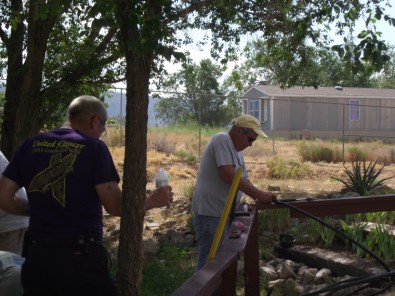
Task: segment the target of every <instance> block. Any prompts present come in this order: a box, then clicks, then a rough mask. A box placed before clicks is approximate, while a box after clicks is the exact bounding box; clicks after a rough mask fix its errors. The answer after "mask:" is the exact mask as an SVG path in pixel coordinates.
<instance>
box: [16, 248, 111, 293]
mask: <svg viewBox="0 0 395 296" xmlns="http://www.w3.org/2000/svg"><path fill="white" fill-rule="evenodd" d="M110 265H111V263H110V260H109V255H108V252H107V251H106V249H105V248H104V246H103V245H102V244H101V243H100V242H94V241H85V240H68V241H57V242H53V241H52V242H33V243H32V245H31V246H30V248H29V250H28V252H27V256H26V260H25V263H24V264H23V265H22V275H21V280H22V286H23V288H24V296H71V295H73V296H79V295H81V296H114V295H118V293H117V289H116V285H115V281H114V279H113V278H112V277H111V275H110V273H109V268H110Z"/></svg>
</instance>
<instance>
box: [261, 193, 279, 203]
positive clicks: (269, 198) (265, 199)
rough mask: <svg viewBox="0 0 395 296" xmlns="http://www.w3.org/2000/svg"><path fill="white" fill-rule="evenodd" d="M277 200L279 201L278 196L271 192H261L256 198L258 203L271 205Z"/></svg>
mask: <svg viewBox="0 0 395 296" xmlns="http://www.w3.org/2000/svg"><path fill="white" fill-rule="evenodd" d="M276 199H277V194H275V193H273V192H270V191H261V193H260V194H259V195H258V196H257V198H256V202H257V203H262V204H265V203H271V202H273V201H274V200H276Z"/></svg>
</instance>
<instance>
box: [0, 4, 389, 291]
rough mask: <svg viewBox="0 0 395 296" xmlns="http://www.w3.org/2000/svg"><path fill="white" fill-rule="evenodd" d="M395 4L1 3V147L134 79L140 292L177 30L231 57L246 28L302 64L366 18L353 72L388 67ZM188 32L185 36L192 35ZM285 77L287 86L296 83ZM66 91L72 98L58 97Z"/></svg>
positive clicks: (131, 176) (123, 281)
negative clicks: (381, 25)
mask: <svg viewBox="0 0 395 296" xmlns="http://www.w3.org/2000/svg"><path fill="white" fill-rule="evenodd" d="M387 4H389V1H387V0H364V1H358V0H357V1H337V0H329V1H328V0H312V1H283V0H281V1H280V0H274V1H273V0H263V1H250V0H248V1H240V0H197V1H171V0H114V1H106V0H99V1H94V2H92V1H84V0H75V1H70V0H61V1H39V0H28V1H22V0H5V1H1V2H0V21H1V24H2V25H1V27H0V38H1V44H0V58H1V61H0V67H5V68H2V69H1V70H2V73H5V76H6V80H7V81H6V87H7V88H6V93H5V104H4V118H3V119H4V120H3V123H2V131H1V149H2V150H3V152H4V153H5V155H6V156H7V157H10V156H11V155H12V154H13V152H14V151H15V150H16V148H17V147H18V146H19V144H20V143H21V142H22V141H23V140H24V139H25V138H26V137H29V136H31V135H32V134H34V133H36V132H37V131H39V130H40V129H42V128H43V127H44V118H46V117H47V116H48V115H49V114H50V112H51V111H50V110H53V108H54V107H56V106H61V108H60V110H61V109H63V106H66V105H67V104H68V102H69V101H70V100H71V99H72V97H68V96H74V95H75V94H76V93H82V92H90V94H93V95H95V94H96V95H97V94H99V93H100V91H101V90H102V89H105V84H106V83H111V82H114V81H117V80H119V79H122V78H123V77H125V81H126V85H127V113H126V128H125V132H126V147H125V163H124V168H125V169H124V177H123V178H124V182H123V195H124V196H123V201H122V203H123V204H122V208H123V211H122V218H121V240H120V246H119V260H118V262H119V266H118V276H117V278H118V283H119V289H120V292H121V295H138V294H139V285H140V283H141V268H142V264H143V260H142V258H141V256H140V255H141V234H142V224H143V215H144V212H143V208H144V207H143V202H144V199H145V189H146V183H147V173H146V168H145V166H146V148H147V147H146V142H147V108H148V94H149V82H150V78H152V75H153V74H154V73H160V71H161V70H163V68H162V67H161V64H160V61H161V60H163V59H167V60H173V59H180V58H182V54H181V53H179V52H178V50H177V48H178V47H179V45H180V42H183V41H182V40H180V37H179V35H178V34H184V33H185V34H186V31H184V30H185V29H188V28H199V29H207V30H210V31H211V32H212V35H213V38H212V40H211V48H212V54H213V56H214V57H221V58H222V61H221V62H223V63H226V62H227V61H228V60H230V59H234V58H236V57H237V52H236V50H235V47H234V44H235V42H236V43H237V42H238V41H239V40H240V36H241V35H243V34H245V33H258V34H260V36H261V38H262V39H264V40H266V43H267V48H268V49H269V50H271V51H273V53H276V51H277V49H280V50H281V55H283V57H285V60H288V61H291V62H292V61H300V62H303V59H304V57H305V53H306V52H305V51H304V50H303V49H304V47H305V44H306V42H307V40H309V42H311V43H312V44H315V45H316V46H321V45H322V44H325V43H326V41H327V37H328V36H327V29H329V27H330V26H333V27H335V28H336V30H337V33H339V34H341V35H344V31H345V28H347V27H349V26H350V25H351V23H352V21H354V20H356V19H359V18H361V17H364V20H365V24H366V26H367V29H366V30H364V31H363V32H360V33H359V34H358V36H359V42H358V43H357V44H355V45H354V46H350V45H349V44H346V43H345V44H342V45H339V46H337V47H336V48H335V49H336V50H337V51H338V53H339V54H340V56H341V57H342V58H343V59H344V60H345V61H348V63H349V67H350V68H351V69H352V71H354V73H355V72H358V71H359V69H360V65H361V64H363V63H371V67H372V69H373V70H374V71H379V70H380V69H381V68H382V67H383V66H384V65H385V63H386V62H387V61H388V59H389V57H388V55H387V54H386V46H385V44H384V42H383V41H381V40H380V34H379V33H378V32H376V31H375V28H374V23H375V21H376V20H380V19H384V20H385V21H387V22H389V23H390V24H391V25H392V26H394V25H395V19H394V18H393V17H391V16H388V15H386V13H385V6H386V5H387ZM318 25H319V26H318ZM185 36H186V37H185V38H184V39H183V40H184V42H192V41H193V40H192V39H191V38H190V36H187V35H185ZM63 37H64V38H63ZM306 49H307V48H306ZM66 54H67V55H66ZM274 56H275V55H274ZM351 57H352V59H351ZM290 64H291V63H288V64H287V65H290ZM281 79H282V80H284V81H283V84H284V85H286V86H291V85H292V84H293V83H294V81H292V80H291V81H289V80H287V77H282V78H281ZM75 86H77V88H76V89H77V90H76V92H73V89H75V88H74V87H75ZM58 90H59V91H58ZM63 95H64V97H63ZM59 96H62V97H63V98H64V100H63V99H61V100H59V101H58V102H57V103H56V100H57V98H58V97H59ZM58 114H59V113H58ZM53 122H55V119H53V120H51V121H50V122H49V123H48V124H49V125H51V124H52V123H53Z"/></svg>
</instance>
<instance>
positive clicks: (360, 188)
mask: <svg viewBox="0 0 395 296" xmlns="http://www.w3.org/2000/svg"><path fill="white" fill-rule="evenodd" d="M376 164H377V161H375V162H370V163H369V164H368V165H366V162H365V161H355V162H352V163H351V165H352V167H351V169H348V168H346V167H345V166H344V170H345V172H346V174H347V176H348V179H346V180H342V179H340V178H337V177H333V176H332V177H331V178H332V179H334V180H337V181H339V182H341V183H343V184H344V188H345V189H346V190H349V191H353V192H357V193H358V194H359V195H362V196H363V195H367V194H368V193H369V191H370V190H372V189H373V188H376V187H378V186H381V185H383V183H384V181H386V180H388V179H391V178H393V177H394V176H391V177H387V178H384V179H381V180H379V181H378V180H377V178H378V177H379V175H380V174H381V172H382V171H383V169H384V167H385V165H383V166H382V167H381V168H379V169H376Z"/></svg>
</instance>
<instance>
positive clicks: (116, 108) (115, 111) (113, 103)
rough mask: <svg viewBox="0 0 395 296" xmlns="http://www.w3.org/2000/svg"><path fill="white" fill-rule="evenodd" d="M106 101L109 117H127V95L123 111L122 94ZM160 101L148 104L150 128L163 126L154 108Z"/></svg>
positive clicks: (107, 97)
mask: <svg viewBox="0 0 395 296" xmlns="http://www.w3.org/2000/svg"><path fill="white" fill-rule="evenodd" d="M4 92H5V87H4V86H3V85H2V84H1V83H0V93H4ZM104 101H105V102H106V103H107V104H108V108H107V113H108V117H117V116H119V115H120V114H121V110H122V117H125V115H126V95H125V94H124V93H123V94H122V109H121V93H120V92H109V95H108V96H106V97H105V98H104ZM157 101H158V99H156V98H152V97H149V104H148V126H149V127H154V126H163V124H162V123H160V121H158V120H156V119H155V111H154V106H155V104H156V103H157Z"/></svg>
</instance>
